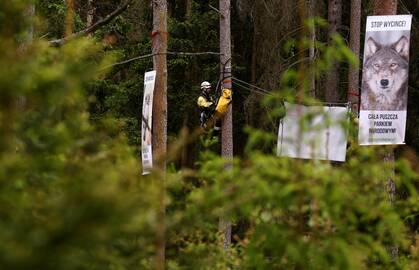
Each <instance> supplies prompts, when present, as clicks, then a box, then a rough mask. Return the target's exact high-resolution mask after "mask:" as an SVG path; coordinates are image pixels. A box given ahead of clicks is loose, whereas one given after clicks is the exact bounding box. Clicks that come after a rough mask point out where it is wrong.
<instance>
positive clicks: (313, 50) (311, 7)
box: [306, 0, 316, 97]
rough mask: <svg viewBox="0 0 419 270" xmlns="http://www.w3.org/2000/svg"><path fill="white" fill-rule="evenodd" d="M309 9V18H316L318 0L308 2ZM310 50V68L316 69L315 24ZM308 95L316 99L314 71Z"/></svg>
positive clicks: (311, 34) (311, 75)
mask: <svg viewBox="0 0 419 270" xmlns="http://www.w3.org/2000/svg"><path fill="white" fill-rule="evenodd" d="M306 5H307V7H308V14H307V15H308V17H309V18H314V17H315V16H316V0H307V4H306ZM309 34H310V48H309V57H310V67H311V69H314V61H315V60H316V25H315V24H314V23H313V26H312V27H311V29H310V33H309ZM308 94H309V95H310V97H316V74H315V73H314V70H313V71H312V72H311V73H310V83H309V89H308Z"/></svg>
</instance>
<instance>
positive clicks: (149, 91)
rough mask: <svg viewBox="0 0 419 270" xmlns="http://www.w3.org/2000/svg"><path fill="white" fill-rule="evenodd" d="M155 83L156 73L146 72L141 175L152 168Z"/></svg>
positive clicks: (142, 117)
mask: <svg viewBox="0 0 419 270" xmlns="http://www.w3.org/2000/svg"><path fill="white" fill-rule="evenodd" d="M155 81H156V71H155V70H153V71H150V72H146V73H145V75H144V98H143V112H142V116H141V159H142V164H143V175H145V174H149V173H150V170H151V169H152V168H153V147H152V136H151V134H152V133H151V132H152V127H153V96H154V85H155Z"/></svg>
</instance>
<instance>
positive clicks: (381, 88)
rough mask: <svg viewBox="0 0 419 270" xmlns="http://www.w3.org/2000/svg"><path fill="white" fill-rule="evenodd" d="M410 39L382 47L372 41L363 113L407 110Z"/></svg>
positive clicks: (405, 37)
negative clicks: (364, 111)
mask: <svg viewBox="0 0 419 270" xmlns="http://www.w3.org/2000/svg"><path fill="white" fill-rule="evenodd" d="M408 36H409V35H402V36H401V37H400V38H399V39H398V40H397V41H396V42H394V43H391V44H382V43H381V42H379V41H377V40H376V39H374V37H372V36H370V37H368V39H367V41H366V44H365V52H364V57H365V59H364V69H363V76H362V92H361V110H377V111H403V110H406V107H407V78H408V73H409V70H408V69H409V38H408Z"/></svg>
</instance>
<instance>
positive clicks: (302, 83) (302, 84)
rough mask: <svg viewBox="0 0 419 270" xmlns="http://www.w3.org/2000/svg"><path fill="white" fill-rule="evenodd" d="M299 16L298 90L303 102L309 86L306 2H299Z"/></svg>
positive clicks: (298, 97) (300, 99) (301, 0)
mask: <svg viewBox="0 0 419 270" xmlns="http://www.w3.org/2000/svg"><path fill="white" fill-rule="evenodd" d="M298 16H299V18H300V25H301V30H300V33H299V35H300V42H299V45H298V56H299V57H298V58H299V59H298V61H299V67H298V74H299V75H298V76H299V78H300V80H299V86H298V89H297V101H299V102H301V101H302V100H303V98H304V95H305V91H306V84H307V78H306V75H307V70H306V62H305V59H306V53H305V51H306V47H305V46H306V45H305V44H304V42H303V40H304V39H305V38H306V31H305V27H304V25H305V20H306V18H307V14H306V3H305V0H299V1H298Z"/></svg>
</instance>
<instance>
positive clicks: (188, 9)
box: [186, 0, 192, 20]
mask: <svg viewBox="0 0 419 270" xmlns="http://www.w3.org/2000/svg"><path fill="white" fill-rule="evenodd" d="M191 15H192V0H186V19H188V20H189V19H190V18H191Z"/></svg>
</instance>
